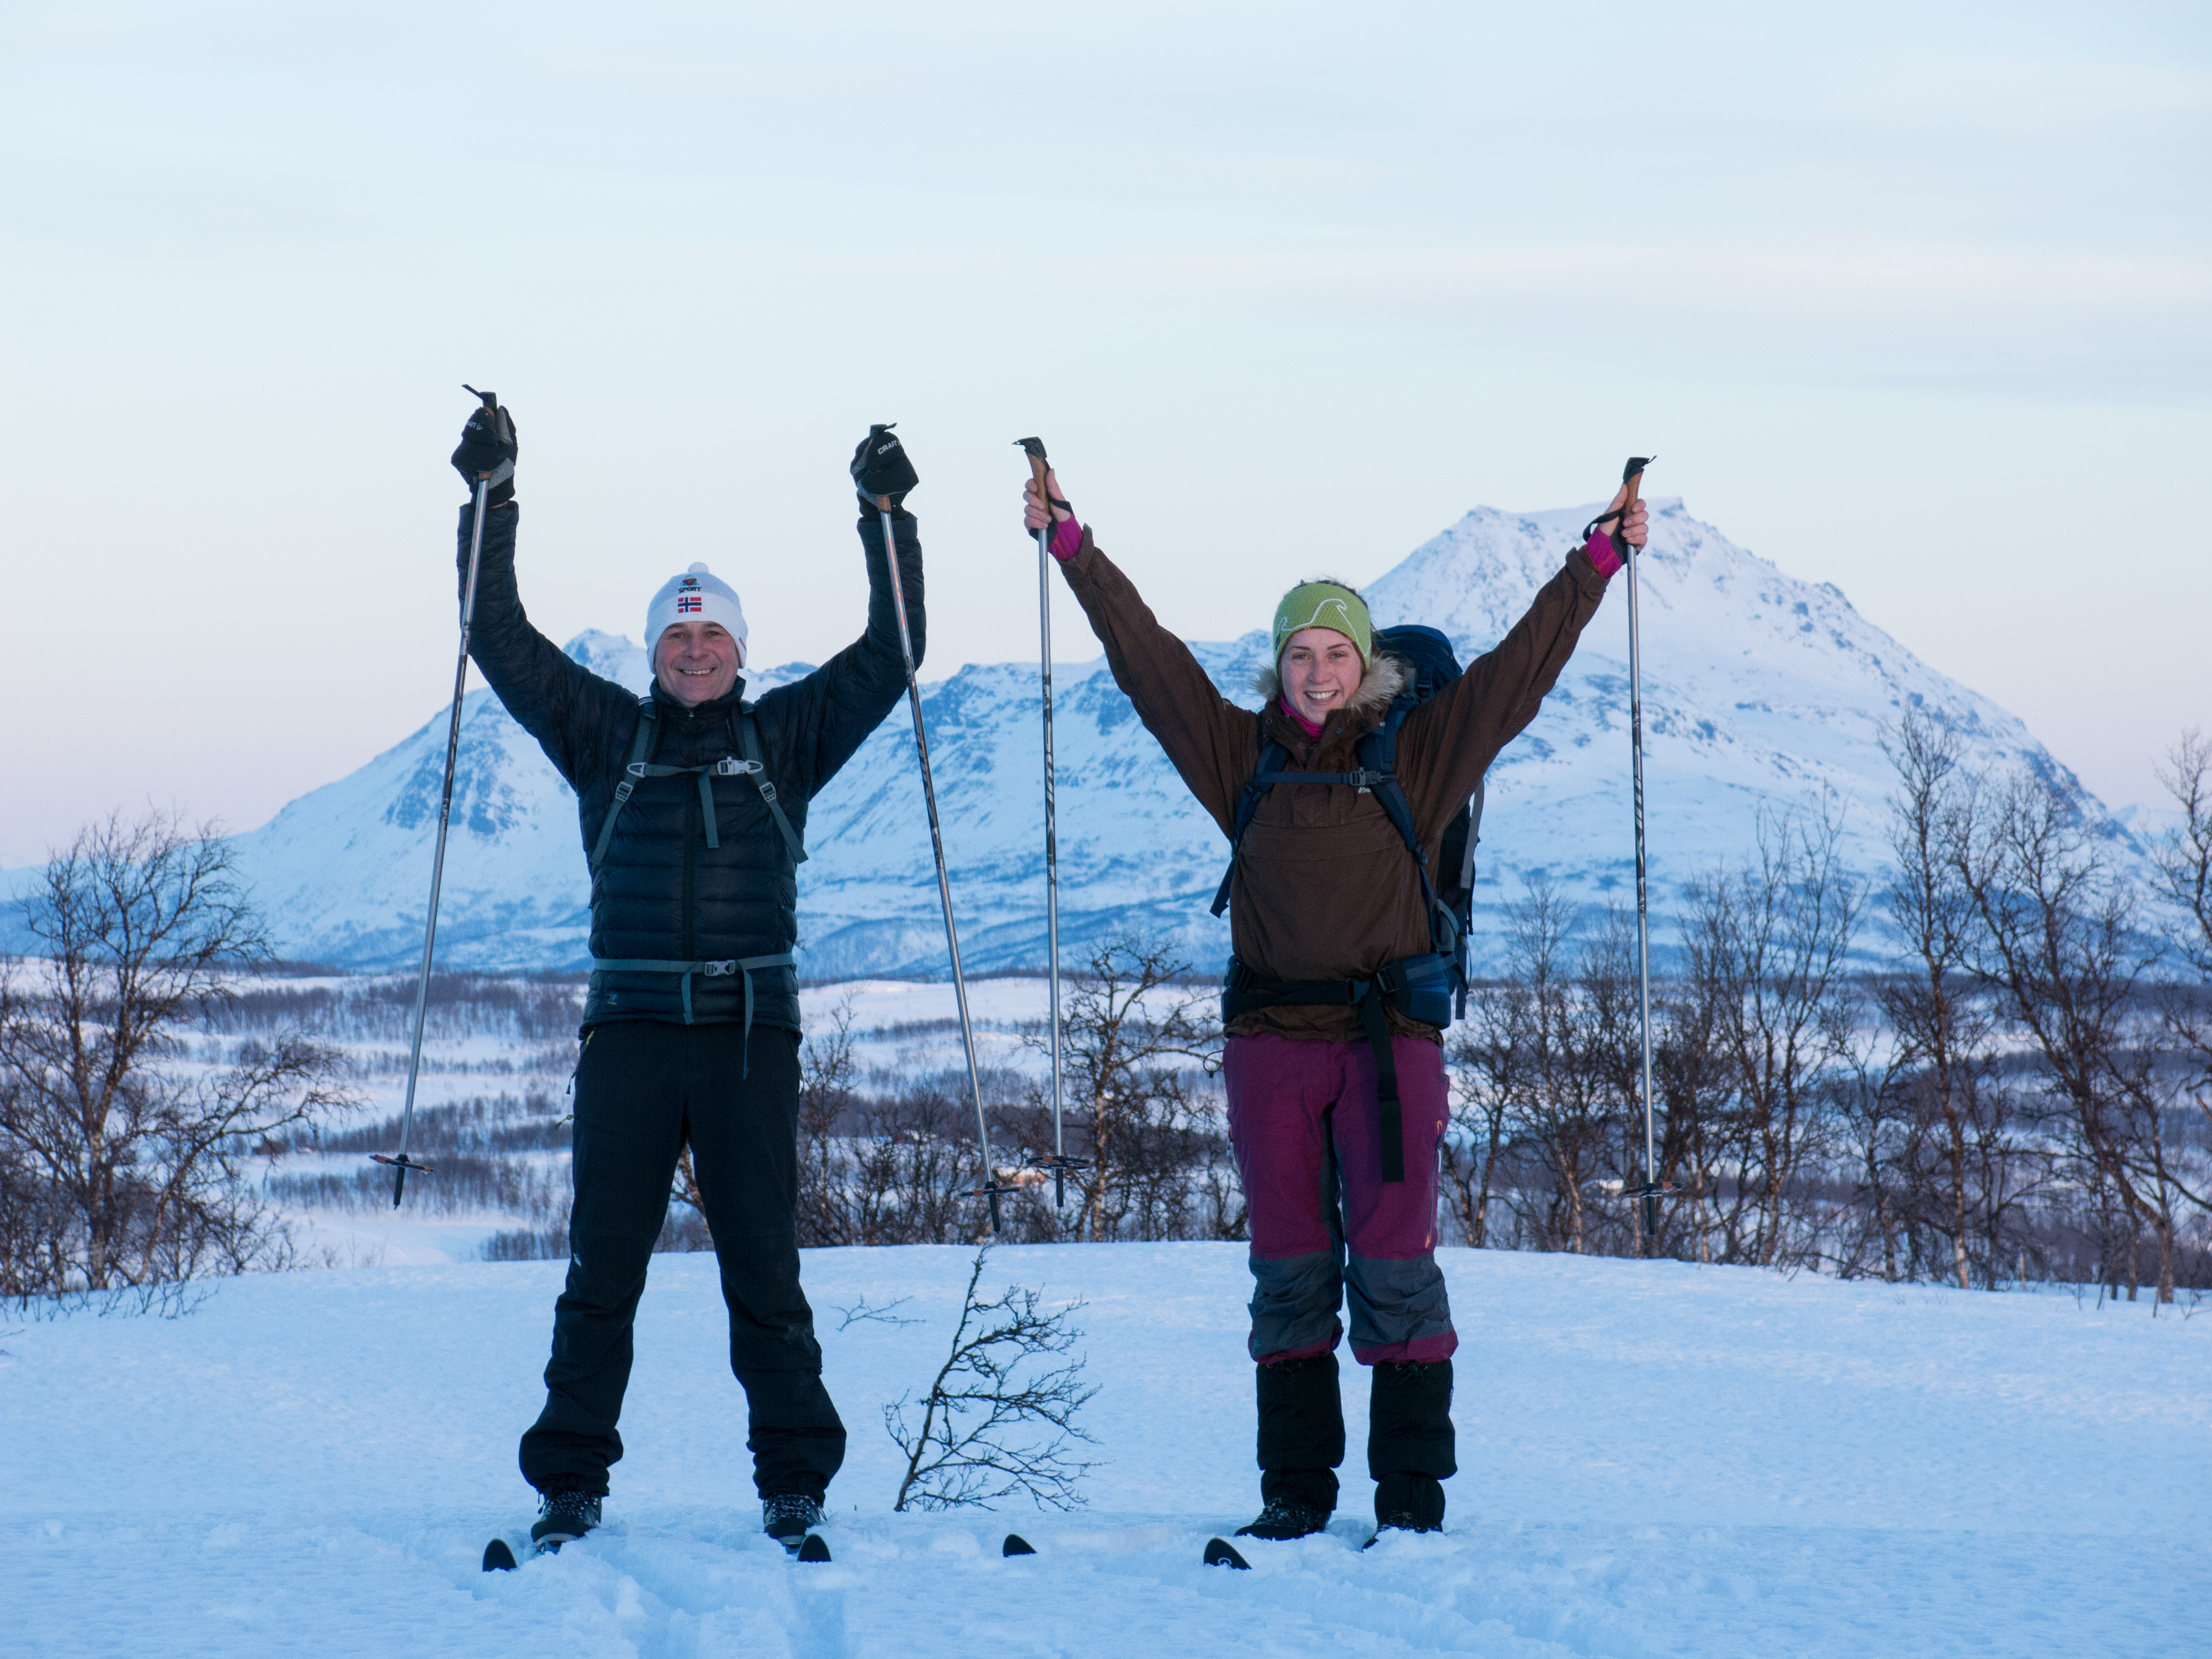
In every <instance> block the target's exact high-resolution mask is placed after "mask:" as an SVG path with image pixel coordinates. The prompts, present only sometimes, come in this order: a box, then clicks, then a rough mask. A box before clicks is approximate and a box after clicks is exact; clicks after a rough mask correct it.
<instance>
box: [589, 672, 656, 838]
mask: <svg viewBox="0 0 2212 1659" xmlns="http://www.w3.org/2000/svg"><path fill="white" fill-rule="evenodd" d="M659 735H660V709H659V705H657V704H656V703H655V702H653V693H652V692H650V691H648V692H647V693H646V694H645V695H644V696H641V697H640V698H639V699H638V700H637V732H636V734H635V736H633V737H632V738H630V740H629V761H628V762H626V763H624V764H623V775H622V781H621V782H619V783H617V784H616V785H615V801H614V805H611V806H610V807H608V808H607V815H606V817H605V818H604V819H603V820H602V821H601V822H600V824H599V842H598V843H597V844H596V845H595V846H593V848H592V874H593V875H594V876H596V875H598V874H599V866H601V865H602V864H604V863H605V862H606V859H607V848H609V847H610V846H611V845H612V844H613V843H614V838H615V820H616V819H617V818H618V817H621V816H622V810H623V807H624V806H626V805H629V795H630V791H631V790H633V789H635V788H636V787H637V781H638V778H639V777H640V775H641V774H640V772H639V770H638V769H639V768H640V767H641V766H642V765H644V764H645V763H646V761H647V759H648V758H650V757H651V756H652V754H653V742H654V740H655V739H656V738H659Z"/></svg>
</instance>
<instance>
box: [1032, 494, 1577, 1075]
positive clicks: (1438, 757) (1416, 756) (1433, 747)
mask: <svg viewBox="0 0 2212 1659" xmlns="http://www.w3.org/2000/svg"><path fill="white" fill-rule="evenodd" d="M1060 569H1061V570H1062V571H1063V572H1064V573H1065V574H1066V577H1067V585H1068V586H1070V587H1071V588H1073V590H1074V592H1075V597H1076V599H1077V601H1078V603H1079V604H1080V605H1082V606H1083V611H1084V614H1085V616H1087V617H1090V619H1091V629H1092V631H1093V632H1095V633H1096V634H1097V635H1098V637H1099V639H1100V640H1102V641H1104V643H1105V646H1106V661H1107V664H1108V665H1109V667H1110V668H1111V669H1112V670H1113V671H1114V682H1115V684H1117V685H1119V686H1120V687H1121V690H1123V691H1124V692H1125V693H1127V696H1128V698H1129V701H1130V702H1133V703H1134V704H1135V705H1136V708H1137V714H1138V717H1139V719H1141V720H1143V721H1144V723H1145V728H1146V730H1147V731H1149V732H1151V733H1152V735H1153V737H1155V738H1158V739H1159V744H1160V747H1161V748H1162V749H1164V750H1166V751H1167V757H1168V759H1169V760H1170V761H1171V762H1173V763H1174V764H1175V769H1176V771H1177V772H1178V773H1180V774H1181V775H1182V781H1183V782H1184V783H1185V784H1186V785H1188V787H1189V789H1190V792H1191V793H1193V794H1194V795H1195V796H1197V797H1198V799H1199V803H1200V805H1202V806H1204V807H1205V808H1206V811H1208V812H1211V813H1212V815H1213V821H1214V822H1215V823H1218V824H1219V825H1220V826H1221V831H1222V834H1223V835H1225V836H1226V835H1227V834H1228V833H1229V831H1230V829H1231V825H1232V824H1233V823H1235V820H1236V813H1237V799H1238V798H1239V797H1240V796H1242V795H1243V792H1244V786H1245V785H1246V784H1247V783H1248V782H1249V781H1251V777H1252V774H1253V773H1254V772H1255V771H1256V770H1257V769H1258V768H1259V762H1260V750H1261V749H1262V748H1263V747H1265V746H1266V745H1267V744H1269V743H1279V744H1282V745H1283V747H1284V748H1285V749H1286V750H1289V751H1290V756H1291V764H1290V767H1289V769H1290V770H1292V771H1300V772H1346V771H1350V770H1351V769H1352V768H1354V767H1356V766H1357V765H1358V763H1359V760H1358V742H1359V739H1360V738H1363V737H1364V736H1365V735H1366V734H1367V733H1368V732H1371V731H1373V730H1374V729H1375V728H1376V726H1378V725H1379V724H1380V723H1381V722H1382V719H1383V714H1385V713H1386V712H1387V711H1388V710H1389V706H1390V700H1391V698H1392V697H1393V696H1395V695H1396V693H1397V690H1398V686H1399V684H1400V683H1401V671H1400V669H1399V667H1398V665H1397V664H1396V662H1395V659H1391V658H1389V657H1380V658H1377V659H1376V662H1375V664H1374V665H1373V666H1372V667H1370V669H1369V670H1368V671H1367V676H1366V678H1365V679H1364V680H1363V681H1362V682H1361V683H1360V687H1359V690H1358V695H1357V696H1354V697H1353V699H1352V702H1351V703H1350V704H1349V705H1348V706H1347V707H1346V708H1343V709H1342V710H1340V711H1339V712H1338V713H1336V714H1332V715H1330V716H1329V719H1328V724H1327V725H1325V726H1323V727H1322V733H1321V736H1320V737H1319V738H1308V737H1307V736H1306V734H1305V732H1304V728H1302V727H1301V726H1299V725H1298V724H1297V721H1295V720H1292V719H1291V717H1290V716H1289V715H1288V714H1285V713H1284V712H1283V708H1282V703H1281V701H1280V699H1279V697H1275V696H1270V697H1269V699H1268V702H1267V708H1265V709H1263V710H1261V712H1259V713H1257V714H1255V713H1254V712H1253V711H1252V710H1250V709H1249V708H1238V707H1237V705H1236V704H1235V703H1233V702H1230V701H1229V699H1228V698H1226V697H1225V696H1222V695H1221V693H1220V692H1219V691H1218V690H1216V689H1215V687H1214V684H1213V682H1212V679H1211V678H1208V677H1207V675H1206V670H1205V669H1203V668H1202V667H1200V665H1199V663H1198V659H1196V658H1195V657H1194V656H1192V655H1191V653H1190V648H1189V647H1188V646H1186V645H1185V644H1184V643H1183V642H1182V641H1181V640H1179V639H1177V638H1176V636H1175V635H1172V634H1170V633H1169V632H1168V631H1167V629H1164V628H1162V627H1161V626H1160V624H1159V623H1158V620H1157V619H1155V618H1154V617H1153V616H1152V611H1151V608H1150V607H1149V606H1147V605H1146V604H1145V602H1144V600H1143V599H1141V598H1140V597H1139V595H1138V592H1137V590H1136V588H1135V586H1133V584H1132V583H1131V582H1130V580H1129V579H1128V577H1127V576H1126V575H1124V574H1122V573H1121V570H1120V568H1118V567H1116V566H1115V563H1114V562H1113V561H1112V560H1110V559H1109V558H1108V557H1107V556H1105V554H1103V553H1102V552H1100V551H1099V550H1098V547H1097V544H1096V543H1094V542H1093V541H1092V540H1091V532H1090V531H1089V530H1088V529H1087V528H1086V529H1085V532H1084V534H1083V545H1082V547H1081V549H1080V550H1078V552H1077V553H1076V554H1075V556H1073V558H1071V559H1069V560H1067V561H1066V562H1065V563H1063V564H1062V565H1061V566H1060ZM1605 585H1606V584H1605V578H1604V577H1602V576H1601V575H1599V574H1598V573H1597V571H1596V569H1595V567H1594V566H1592V565H1591V563H1590V562H1589V557H1588V556H1586V555H1585V554H1584V553H1583V551H1582V550H1581V549H1579V548H1577V549H1576V550H1575V551H1574V552H1573V553H1571V554H1570V555H1569V556H1568V558H1567V562H1566V566H1565V568H1564V569H1562V570H1561V571H1560V572H1559V574H1558V575H1556V576H1554V577H1553V578H1552V580H1550V581H1548V582H1547V583H1545V584H1544V586H1543V587H1542V588H1541V589H1540V590H1539V591H1538V592H1537V594H1536V599H1535V602H1534V604H1532V605H1530V606H1529V607H1528V614H1527V615H1526V616H1524V617H1522V618H1521V620H1520V621H1519V622H1517V623H1515V624H1514V625H1513V630H1512V631H1511V632H1510V633H1509V634H1508V635H1506V636H1505V637H1504V639H1503V640H1501V641H1498V645H1497V646H1496V647H1495V648H1494V649H1492V650H1491V651H1489V652H1488V653H1486V654H1484V655H1483V656H1481V657H1480V658H1478V659H1476V660H1475V661H1474V664H1473V665H1471V666H1470V667H1469V668H1468V671H1466V672H1465V673H1463V674H1462V675H1461V676H1460V677H1459V678H1457V679H1456V680H1455V681H1453V682H1452V683H1451V684H1449V686H1447V687H1445V688H1444V690H1442V691H1440V692H1438V693H1437V695H1436V696H1433V697H1431V699H1430V700H1429V701H1428V702H1425V703H1423V704H1422V705H1421V706H1420V707H1419V708H1416V709H1414V710H1413V713H1412V714H1408V715H1407V717H1406V722H1405V724H1404V725H1403V726H1401V727H1400V728H1399V731H1398V778H1399V782H1400V786H1401V787H1402V788H1403V789H1404V790H1405V792H1406V800H1407V805H1409V806H1410V807H1411V808H1412V809H1413V828H1414V830H1415V832H1416V833H1417V834H1419V836H1420V838H1421V844H1422V845H1423V846H1424V847H1425V848H1427V849H1428V854H1429V864H1430V866H1431V868H1432V869H1433V868H1434V867H1435V866H1436V864H1437V858H1438V854H1439V848H1440V846H1441V843H1442V842H1443V832H1444V829H1445V828H1446V826H1447V825H1448V824H1449V823H1450V822H1451V818H1452V816H1453V814H1455V812H1457V811H1459V809H1460V807H1461V806H1462V805H1465V803H1466V801H1467V798H1468V796H1469V795H1470V794H1472V793H1474V786H1475V785H1476V783H1478V782H1479V781H1480V780H1481V777H1482V775H1483V772H1484V771H1485V769H1487V768H1488V766H1489V765H1490V763H1491V762H1492V760H1493V759H1494V758H1496V757H1497V754H1498V750H1501V749H1503V748H1504V746H1505V745H1506V744H1507V743H1509V742H1510V741H1511V740H1512V738H1514V737H1515V736H1516V734H1517V733H1518V732H1520V730H1521V729H1522V727H1523V726H1527V725H1528V722H1529V721H1530V720H1533V719H1534V718H1535V714H1536V710H1537V708H1538V707H1539V706H1540V705H1541V703H1542V702H1543V700H1544V696H1545V694H1546V693H1547V692H1548V691H1549V690H1551V689H1552V687H1553V684H1555V683H1556V682H1557V681H1558V679H1559V671H1560V670H1562V669H1563V668H1565V666H1566V665H1567V659H1568V657H1570V656H1571V655H1572V654H1573V652H1574V648H1575V641H1576V640H1577V639H1578V638H1579V637H1580V636H1581V635H1582V631H1583V626H1584V624H1586V623H1588V622H1589V619H1590V617H1592V616H1594V615H1595V614H1596V611H1597V608H1598V605H1599V603H1600V601H1601V600H1602V599H1604V598H1605ZM1229 918H1230V921H1229V925H1230V947H1231V950H1233V951H1235V952H1236V955H1237V960H1238V961H1239V962H1242V963H1244V964H1245V966H1246V967H1248V968H1249V969H1252V971H1253V972H1254V973H1255V974H1257V975H1260V976H1261V977H1262V978H1265V979H1271V980H1278V981H1283V980H1302V979H1303V980H1316V979H1351V978H1355V977H1364V976H1365V975H1369V974H1371V973H1373V972H1374V971H1375V970H1376V969H1378V968H1381V967H1382V966H1383V965H1384V964H1385V963H1391V962H1396V961H1399V960H1401V958H1403V957H1414V956H1419V955H1422V954H1424V953H1425V952H1426V951H1428V950H1429V949H1430V939H1429V921H1428V916H1427V915H1426V912H1425V908H1424V906H1423V904H1422V902H1421V883H1420V877H1419V874H1418V872H1416V870H1415V868H1414V866H1413V859H1412V857H1411V856H1410V855H1409V854H1407V851H1406V843H1405V842H1404V840H1403V839H1402V838H1401V836H1399V834H1398V832H1397V830H1396V829H1393V828H1392V827H1391V823H1390V820H1389V817H1386V816H1385V815H1384V813H1383V807H1382V805H1381V803H1379V802H1378V801H1376V799H1375V797H1374V796H1373V795H1372V794H1371V793H1367V792H1365V791H1362V790H1354V789H1352V788H1351V787H1348V786H1346V785H1344V784H1330V783H1297V784H1278V785H1276V786H1275V787H1273V789H1270V790H1269V791H1268V792H1267V794H1266V795H1265V796H1263V797H1262V798H1261V802H1260V807H1259V811H1257V812H1256V813H1255V815H1254V817H1253V819H1252V823H1251V827H1250V828H1249V829H1247V830H1246V831H1245V833H1244V846H1243V851H1242V852H1241V853H1240V854H1238V856H1237V874H1236V878H1235V881H1234V884H1232V885H1231V889H1230V912H1229ZM1390 1024H1391V1027H1392V1029H1393V1030H1395V1031H1396V1032H1398V1033H1399V1034H1400V1035H1401V1036H1426V1037H1428V1038H1429V1039H1431V1041H1441V1040H1442V1039H1441V1037H1440V1036H1438V1034H1437V1030H1436V1028H1435V1027H1433V1026H1431V1025H1425V1024H1421V1023H1420V1022H1419V1021H1417V1020H1414V1019H1412V1018H1408V1017H1407V1016H1406V1015H1404V1014H1402V1013H1401V1012H1398V1011H1397V1010H1396V1009H1395V1008H1394V1009H1392V1010H1390ZM1230 1030H1231V1033H1232V1034H1233V1035H1236V1036H1252V1035H1255V1034H1257V1033H1260V1032H1263V1031H1273V1032H1277V1033H1279V1034H1280V1035H1282V1036H1291V1037H1313V1038H1322V1039H1326V1040H1329V1041H1335V1042H1346V1041H1350V1040H1352V1039H1353V1038H1356V1037H1358V1036H1359V1035H1360V1030H1359V1014H1358V1010H1357V1009H1356V1008H1353V1007H1351V1006H1325V1007H1275V1008H1263V1009H1261V1010H1259V1011H1258V1012H1255V1013H1249V1014H1246V1015H1244V1016H1243V1017H1242V1018H1239V1019H1237V1021H1236V1022H1235V1023H1234V1024H1231V1027H1230Z"/></svg>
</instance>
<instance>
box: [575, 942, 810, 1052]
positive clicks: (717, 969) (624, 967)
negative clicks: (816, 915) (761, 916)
mask: <svg viewBox="0 0 2212 1659" xmlns="http://www.w3.org/2000/svg"><path fill="white" fill-rule="evenodd" d="M798 965H799V958H798V957H794V956H793V955H792V954H791V952H790V951H777V952H776V953H775V955H774V956H772V957H725V958H724V959H723V960H721V961H720V962H669V961H665V960H664V959H662V958H660V957H592V977H593V978H595V979H596V978H597V977H598V976H599V975H601V974H681V975H683V976H684V978H683V988H684V1024H686V1025H690V1024H693V1021H692V1018H691V980H692V976H693V975H698V976H699V977H700V978H702V979H721V978H726V977H727V976H728V975H732V974H737V975H742V976H743V977H744V986H745V1023H744V1031H743V1033H742V1034H741V1035H740V1036H739V1038H738V1044H739V1052H740V1053H741V1054H744V1053H747V1052H748V1051H750V1048H751V1047H752V1040H753V974H754V972H755V970H756V969H763V968H795V967H797V966H798ZM750 1069H751V1067H750V1060H749V1059H748V1060H739V1062H738V1076H740V1077H743V1076H745V1075H747V1074H748V1073H749V1072H750Z"/></svg>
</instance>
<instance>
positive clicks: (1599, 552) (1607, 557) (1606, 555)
mask: <svg viewBox="0 0 2212 1659" xmlns="http://www.w3.org/2000/svg"><path fill="white" fill-rule="evenodd" d="M1583 552H1585V553H1587V554H1589V562H1591V563H1592V564H1593V565H1595V567H1596V568H1597V574H1599V575H1601V576H1607V577H1609V576H1611V575H1612V574H1613V572H1614V571H1616V570H1618V569H1620V554H1618V553H1616V552H1614V551H1613V537H1612V536H1611V535H1610V534H1609V533H1608V532H1605V531H1602V530H1593V531H1591V532H1590V538H1589V540H1588V541H1586V542H1584V543H1583Z"/></svg>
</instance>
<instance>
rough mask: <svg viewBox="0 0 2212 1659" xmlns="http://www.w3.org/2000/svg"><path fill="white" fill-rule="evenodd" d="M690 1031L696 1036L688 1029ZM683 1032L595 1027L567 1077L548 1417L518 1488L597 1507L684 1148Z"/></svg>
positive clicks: (642, 1026) (624, 1025)
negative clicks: (634, 1334) (564, 1492)
mask: <svg viewBox="0 0 2212 1659" xmlns="http://www.w3.org/2000/svg"><path fill="white" fill-rule="evenodd" d="M692 1029H693V1030H696V1029H698V1028H696V1027H695V1028H692ZM687 1035H689V1032H687V1031H686V1030H685V1028H684V1027H682V1026H674V1025H664V1024H659V1023H658V1022H656V1021H650V1020H619V1021H616V1022H614V1023H612V1024H605V1025H598V1026H594V1027H593V1028H592V1033H591V1037H590V1040H589V1041H588V1042H586V1044H585V1045H584V1053H583V1056H582V1058H581V1060H580V1062H579V1064H578V1066H577V1068H576V1120H575V1153H574V1187H575V1194H574V1200H573V1201H572V1202H571V1203H570V1206H569V1209H568V1284H567V1285H566V1287H565V1288H564V1289H563V1290H562V1292H561V1298H560V1300H559V1301H558V1302H556V1303H555V1304H553V1354H552V1358H550V1359H549V1360H548V1361H547V1362H546V1364H545V1409H544V1411H542V1412H540V1413H538V1421H537V1422H536V1423H534V1424H532V1425H531V1427H530V1430H529V1431H528V1432H527V1433H526V1434H525V1435H524V1436H523V1437H522V1449H521V1460H520V1461H521V1464H522V1478H523V1479H524V1480H527V1481H529V1482H530V1484H531V1485H532V1486H536V1487H537V1488H538V1490H539V1491H541V1492H552V1491H556V1490H558V1489H559V1488H561V1487H563V1486H580V1487H582V1488H583V1489H584V1490H585V1491H586V1492H592V1493H596V1494H598V1495H599V1496H602V1497H604V1496H605V1493H606V1490H607V1468H608V1467H609V1465H611V1464H613V1463H615V1462H618V1461H620V1459H621V1457H622V1455H623V1443H622V1436H621V1435H620V1434H619V1433H617V1431H616V1429H615V1424H616V1421H617V1419H619V1418H620V1417H621V1416H622V1402H623V1392H624V1390H625V1389H627V1388H628V1387H629V1367H630V1356H631V1342H630V1332H631V1327H632V1325H633V1323H634V1322H635V1319H636V1317H637V1304H638V1298H639V1297H641V1296H643V1295H644V1293H645V1270H646V1266H647V1263H648V1262H650V1261H652V1259H653V1240H654V1239H655V1238H657V1237H659V1235H660V1225H661V1223H662V1221H663V1220H664V1219H665V1218H666V1216H667V1213H668V1188H669V1182H670V1180H671V1178H672V1177H673V1176H674V1175H675V1172H676V1158H677V1153H678V1151H679V1150H680V1149H681V1147H682V1146H683V1133H684V1101H683V1082H682V1071H683V1066H682V1060H683V1056H682V1055H681V1054H680V1053H679V1052H678V1047H679V1045H678V1042H676V1041H671V1039H678V1038H681V1037H683V1036H687Z"/></svg>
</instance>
